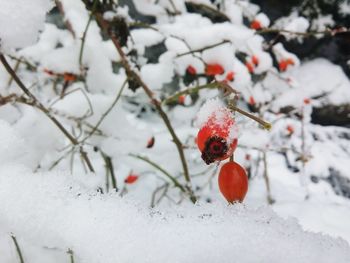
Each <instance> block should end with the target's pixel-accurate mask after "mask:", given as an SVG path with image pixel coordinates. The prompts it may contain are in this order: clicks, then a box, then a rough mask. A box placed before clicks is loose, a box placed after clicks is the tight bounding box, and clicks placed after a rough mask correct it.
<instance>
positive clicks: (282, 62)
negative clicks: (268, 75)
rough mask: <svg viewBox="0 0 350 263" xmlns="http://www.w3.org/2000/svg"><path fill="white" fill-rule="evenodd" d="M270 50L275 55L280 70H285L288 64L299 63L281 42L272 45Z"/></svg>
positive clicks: (297, 64) (296, 64) (295, 64)
mask: <svg viewBox="0 0 350 263" xmlns="http://www.w3.org/2000/svg"><path fill="white" fill-rule="evenodd" d="M272 51H273V53H274V54H275V56H276V59H277V61H278V67H279V70H280V71H282V72H283V71H286V70H287V68H288V67H289V66H299V65H300V60H299V59H298V57H297V56H296V55H294V54H293V53H291V52H288V51H287V50H286V49H285V48H284V47H283V45H282V44H281V43H278V44H276V45H274V46H273V48H272Z"/></svg>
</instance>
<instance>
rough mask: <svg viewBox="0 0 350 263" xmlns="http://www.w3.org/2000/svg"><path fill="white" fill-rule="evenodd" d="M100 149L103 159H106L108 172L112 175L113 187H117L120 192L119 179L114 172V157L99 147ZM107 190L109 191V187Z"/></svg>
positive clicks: (116, 189)
mask: <svg viewBox="0 0 350 263" xmlns="http://www.w3.org/2000/svg"><path fill="white" fill-rule="evenodd" d="M99 151H100V153H101V156H102V158H103V160H104V161H105V166H106V171H107V174H109V175H110V177H111V182H112V187H113V189H115V191H116V192H118V187H117V180H116V178H115V174H114V167H113V162H112V158H111V157H110V156H108V155H107V154H106V153H104V152H103V151H101V150H100V149H99ZM106 180H107V182H108V178H106ZM107 191H108V189H107Z"/></svg>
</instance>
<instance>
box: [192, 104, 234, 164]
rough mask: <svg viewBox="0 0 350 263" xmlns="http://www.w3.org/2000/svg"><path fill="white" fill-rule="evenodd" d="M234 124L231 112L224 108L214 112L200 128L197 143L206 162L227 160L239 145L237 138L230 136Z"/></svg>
mask: <svg viewBox="0 0 350 263" xmlns="http://www.w3.org/2000/svg"><path fill="white" fill-rule="evenodd" d="M217 115H220V118H218V117H217ZM234 124H235V122H234V120H233V119H232V117H231V112H230V111H229V110H228V109H226V108H223V109H221V110H219V111H218V112H215V113H213V114H212V115H211V116H210V117H209V118H208V121H207V122H206V124H205V125H204V126H203V127H202V128H201V129H200V130H199V132H198V135H197V145H198V148H199V150H200V151H201V152H202V159H203V160H204V161H205V163H206V164H210V163H213V162H215V161H221V160H225V159H227V158H229V157H230V156H231V155H232V153H233V152H234V150H235V149H236V147H237V139H236V138H233V139H232V138H230V136H231V134H230V133H231V131H232V129H234Z"/></svg>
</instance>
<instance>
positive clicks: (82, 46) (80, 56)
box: [79, 0, 98, 69]
mask: <svg viewBox="0 0 350 263" xmlns="http://www.w3.org/2000/svg"><path fill="white" fill-rule="evenodd" d="M97 3H98V1H97V0H94V3H93V6H92V11H91V13H90V16H89V20H88V22H87V24H86V26H85V30H84V33H83V36H82V38H81V45H80V51H79V65H80V69H82V64H83V53H84V47H85V40H86V35H87V32H88V30H89V26H90V24H91V21H92V18H93V13H94V12H95V9H96V6H97Z"/></svg>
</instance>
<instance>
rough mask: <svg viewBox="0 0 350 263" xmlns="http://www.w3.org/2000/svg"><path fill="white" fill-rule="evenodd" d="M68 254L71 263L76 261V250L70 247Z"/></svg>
mask: <svg viewBox="0 0 350 263" xmlns="http://www.w3.org/2000/svg"><path fill="white" fill-rule="evenodd" d="M67 254H68V255H69V259H70V263H74V252H73V250H71V249H70V248H69V249H68V251H67Z"/></svg>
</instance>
